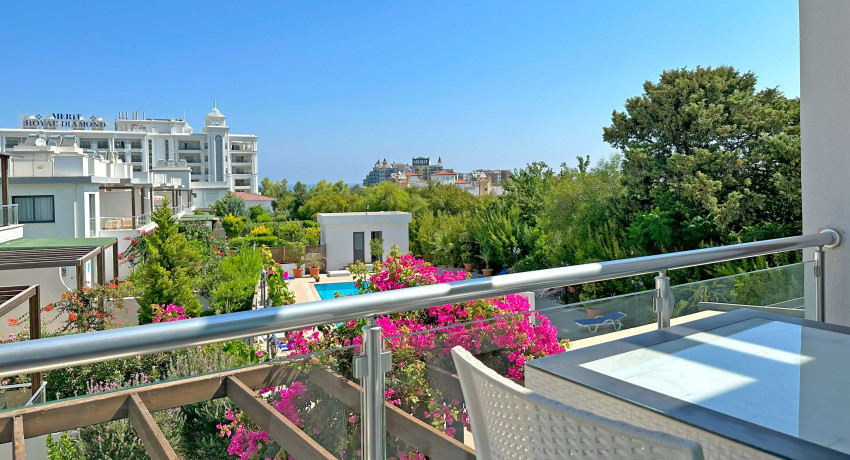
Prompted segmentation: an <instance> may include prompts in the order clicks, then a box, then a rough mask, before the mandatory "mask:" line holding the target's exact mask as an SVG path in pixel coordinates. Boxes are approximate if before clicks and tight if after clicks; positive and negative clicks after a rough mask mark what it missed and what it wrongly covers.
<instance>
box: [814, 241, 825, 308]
mask: <svg viewBox="0 0 850 460" xmlns="http://www.w3.org/2000/svg"><path fill="white" fill-rule="evenodd" d="M823 259H824V252H823V246H818V247H817V248H815V251H814V261H815V266H814V275H815V311H817V320H818V321H820V322H822V323H823V322H826V303H825V302H824V297H823V295H824V290H825V289H826V283H825V282H824V276H823V275H824V266H823V265H824V260H823Z"/></svg>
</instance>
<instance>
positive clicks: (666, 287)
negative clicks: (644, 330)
mask: <svg viewBox="0 0 850 460" xmlns="http://www.w3.org/2000/svg"><path fill="white" fill-rule="evenodd" d="M672 303H673V296H672V294H670V277H669V276H667V271H666V270H663V271H660V272H658V276H656V277H655V297H654V298H653V299H652V307H653V310H655V313H656V314H657V315H658V329H664V328H665V327H670V312H671V311H672V310H673V305H672Z"/></svg>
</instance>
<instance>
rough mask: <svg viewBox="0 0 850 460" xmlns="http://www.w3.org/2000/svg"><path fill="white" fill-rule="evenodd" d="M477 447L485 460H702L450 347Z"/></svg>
mask: <svg viewBox="0 0 850 460" xmlns="http://www.w3.org/2000/svg"><path fill="white" fill-rule="evenodd" d="M452 357H453V358H454V362H455V367H456V368H457V374H458V377H459V378H460V385H461V388H462V389H463V397H464V399H465V400H466V410H467V412H468V413H469V423H470V425H471V428H472V436H473V441H474V442H475V456H476V457H477V458H484V459H494V460H498V459H505V460H507V459H544V458H547V459H548V458H570V459H623V460H643V459H647V460H648V459H659V458H663V459H670V460H702V459H703V454H702V447H701V446H700V445H699V443H697V442H695V441H691V440H687V439H682V438H678V437H675V436H671V435H669V434H666V433H661V432H658V431H650V430H646V429H643V428H639V427H636V426H632V425H629V424H627V423H623V422H618V421H614V420H610V419H606V418H604V417H600V416H598V415H594V414H591V413H589V412H585V411H581V410H578V409H575V408H572V407H570V406H567V405H565V404H561V403H559V402H557V401H553V400H551V399H548V398H545V397H543V396H541V395H539V394H537V393H534V392H532V391H530V390H527V389H525V388H523V387H521V386H519V385H517V384H516V383H514V382H513V381H511V380H509V379H507V378H505V377H502V376H501V375H499V374H497V373H496V372H495V371H493V370H492V369H490V368H489V367H487V366H485V365H484V364H482V363H481V362H480V361H478V360H477V359H475V357H473V356H472V354H471V353H469V352H468V351H467V350H465V349H463V348H462V347H459V346H458V347H454V348H452Z"/></svg>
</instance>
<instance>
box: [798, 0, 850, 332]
mask: <svg viewBox="0 0 850 460" xmlns="http://www.w3.org/2000/svg"><path fill="white" fill-rule="evenodd" d="M848 75H850V1H847V0H800V118H801V143H802V181H803V233H814V232H818V231H820V230H822V229H824V228H834V229H836V230H838V231H839V232H841V233H842V235H843V237H844V239H845V242H843V243H842V244H841V246H839V247H837V248H835V249H826V263H825V267H826V293H825V300H826V321H827V322H830V323H837V324H843V325H850V308H847V305H848V303H850V284H848V283H847V279H848V273H850V244H848V243H847V242H846V239H847V237H848V236H850V199H848V198H847V197H848V195H850V180H848V175H850V142H848V140H847V129H848V127H850V78H848ZM808 285H811V283H808ZM807 294H808V293H807Z"/></svg>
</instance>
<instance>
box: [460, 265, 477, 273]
mask: <svg viewBox="0 0 850 460" xmlns="http://www.w3.org/2000/svg"><path fill="white" fill-rule="evenodd" d="M473 267H475V265H474V264H468V263H464V264H463V269H464V270H466V271H467V272H471V271H472V268H473Z"/></svg>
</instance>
